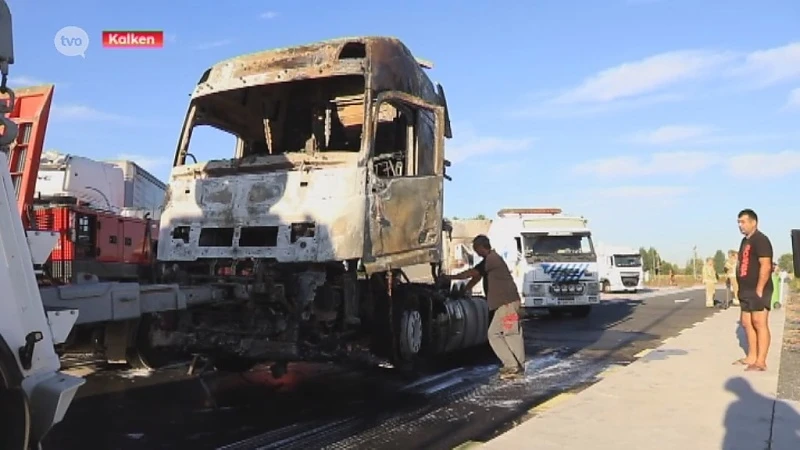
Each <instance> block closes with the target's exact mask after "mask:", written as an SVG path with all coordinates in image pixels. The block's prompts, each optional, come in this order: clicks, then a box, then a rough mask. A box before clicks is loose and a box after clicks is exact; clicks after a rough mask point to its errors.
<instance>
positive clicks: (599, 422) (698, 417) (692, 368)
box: [483, 308, 796, 450]
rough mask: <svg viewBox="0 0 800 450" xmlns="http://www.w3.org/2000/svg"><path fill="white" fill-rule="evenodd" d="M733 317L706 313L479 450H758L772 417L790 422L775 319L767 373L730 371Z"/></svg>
mask: <svg viewBox="0 0 800 450" xmlns="http://www.w3.org/2000/svg"><path fill="white" fill-rule="evenodd" d="M738 315H739V310H738V308H731V309H729V310H725V311H720V312H719V313H717V314H714V315H713V316H711V317H709V318H708V319H706V320H705V321H703V322H701V323H699V324H698V325H696V326H694V327H691V328H688V329H686V330H684V331H683V332H682V333H681V334H680V335H678V336H676V337H674V338H671V339H667V340H666V341H664V343H663V345H661V346H660V347H658V348H656V349H655V350H653V351H651V352H649V353H647V354H645V355H643V356H642V357H641V358H640V359H639V360H637V361H636V362H634V363H632V364H630V365H628V366H626V367H624V368H620V369H618V370H617V371H616V372H614V373H613V374H611V375H610V376H607V377H604V378H603V379H602V380H601V381H599V382H598V383H596V384H594V385H592V386H590V387H589V388H587V389H586V390H584V391H582V392H581V393H579V394H578V395H574V396H570V397H569V398H566V399H565V400H563V401H561V402H559V403H558V404H554V405H552V407H551V408H549V409H545V410H543V411H541V412H540V413H539V414H537V415H536V416H535V417H534V418H533V419H531V420H529V421H527V422H525V423H523V424H521V425H520V426H518V427H516V428H514V429H512V430H510V431H508V432H507V433H505V434H503V435H500V436H498V437H497V438H495V439H493V440H492V441H489V442H488V443H486V444H485V445H484V446H483V448H498V449H499V448H503V449H509V448H520V449H522V448H530V442H532V441H534V440H535V442H536V448H537V449H543V450H544V449H559V450H560V449H571V448H592V449H597V450H601V449H606V448H608V449H614V450H626V449H637V450H638V449H641V448H650V449H657V448H663V449H674V448H725V449H733V448H742V449H751V448H764V446H765V445H764V444H765V443H766V442H768V441H770V436H771V435H772V431H771V423H772V419H773V411H777V410H778V409H780V410H781V411H780V413H781V415H780V416H779V417H780V418H781V420H789V421H790V420H791V419H792V412H791V411H792V410H791V408H788V407H787V408H784V407H780V408H778V407H777V403H776V402H775V398H776V395H777V385H778V372H779V371H778V368H779V362H780V350H781V340H782V335H783V324H784V319H785V314H784V312H783V311H776V312H775V313H773V314H772V318H771V324H772V331H773V345H772V348H771V354H770V358H769V361H768V365H769V367H770V370H769V371H767V372H744V371H743V368H742V367H741V366H734V365H732V364H731V362H732V361H734V360H735V359H738V358H740V357H741V356H742V350H741V348H740V344H739V342H738V340H737V337H738V336H739V335H740V334H739V333H738V332H737V329H738V328H739V326H738ZM781 405H785V404H781ZM784 416H786V417H785V418H784ZM676 430H680V432H676ZM578 431H579V432H578ZM778 434H781V433H778ZM778 434H776V435H775V436H774V437H775V438H776V439H777V438H778ZM781 435H783V434H781ZM776 443H777V442H776ZM721 444H722V445H721ZM784 448H787V447H784ZM791 448H796V446H795V447H791ZM772 450H783V448H781V447H776V446H773V447H772ZM787 450H788V448H787Z"/></svg>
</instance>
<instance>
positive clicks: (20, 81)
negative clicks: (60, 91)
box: [8, 75, 51, 89]
mask: <svg viewBox="0 0 800 450" xmlns="http://www.w3.org/2000/svg"><path fill="white" fill-rule="evenodd" d="M50 83H51V82H47V81H44V80H42V79H40V78H35V77H29V76H26V75H20V76H16V77H9V78H8V85H9V87H11V88H12V89H13V88H18V87H26V86H36V85H40V84H50Z"/></svg>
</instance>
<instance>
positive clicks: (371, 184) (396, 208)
mask: <svg viewBox="0 0 800 450" xmlns="http://www.w3.org/2000/svg"><path fill="white" fill-rule="evenodd" d="M384 103H388V104H390V105H397V106H404V107H406V108H409V109H412V110H413V111H414V121H413V123H411V124H409V125H411V126H409V127H408V129H414V139H413V143H414V145H413V149H411V148H409V147H410V146H408V145H407V147H406V149H407V150H406V151H407V153H406V158H405V161H406V163H405V167H404V169H403V170H404V171H409V172H404V174H403V175H401V176H396V177H381V176H379V175H378V174H377V173H376V171H375V161H374V160H375V150H376V148H375V147H376V138H377V131H378V124H379V111H380V108H381V106H382V105H383V104H384ZM370 111H371V123H370V127H369V128H368V129H369V133H370V134H369V141H368V154H367V196H368V198H369V201H368V206H369V207H368V209H367V220H366V222H367V228H368V234H367V237H366V239H365V251H364V254H365V255H364V256H365V258H364V259H363V260H362V265H363V266H364V268H365V270H366V271H367V272H368V273H372V272H379V271H386V270H390V269H395V268H402V267H406V266H410V265H414V264H421V263H427V262H431V261H432V260H433V261H435V262H438V261H440V260H441V258H442V255H441V239H442V217H443V202H444V167H445V162H444V139H445V135H446V129H447V121H446V116H445V108H444V107H443V106H440V105H436V104H432V103H429V102H426V101H425V100H423V99H421V98H419V97H417V96H414V95H410V94H407V93H405V92H400V91H385V92H381V93H380V94H378V95H377V96H376V98H375V101H374V102H373V104H372V105H371V109H370ZM420 111H428V112H429V113H431V114H432V115H433V120H434V127H433V138H434V139H433V149H432V150H433V154H432V155H427V156H428V157H430V158H431V159H432V167H428V168H427V169H428V170H429V171H430V172H431V173H424V174H420V173H419V167H420V162H421V161H422V159H421V158H425V157H426V155H420V154H418V153H417V152H418V142H419V141H418V139H417V134H416V129H417V128H416V123H417V121H418V120H419V112H420ZM407 142H412V141H411V140H409V139H407ZM409 150H410V151H409ZM431 191H433V195H431V194H432V192H431Z"/></svg>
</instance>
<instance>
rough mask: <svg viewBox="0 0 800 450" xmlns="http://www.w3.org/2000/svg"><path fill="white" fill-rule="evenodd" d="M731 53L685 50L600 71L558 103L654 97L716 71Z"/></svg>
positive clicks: (557, 99)
mask: <svg viewBox="0 0 800 450" xmlns="http://www.w3.org/2000/svg"><path fill="white" fill-rule="evenodd" d="M732 59H733V55H732V54H731V53H725V52H712V51H704V50H682V51H674V52H667V53H661V54H657V55H654V56H650V57H647V58H644V59H641V60H638V61H633V62H627V63H623V64H620V65H618V66H615V67H611V68H608V69H605V70H602V71H600V72H599V73H597V74H595V75H593V76H591V77H589V78H587V79H586V80H584V82H583V83H581V84H580V85H579V86H577V87H575V88H572V89H570V90H568V91H567V92H565V93H563V94H561V95H559V96H558V97H556V98H555V99H553V102H555V103H562V104H564V103H597V102H609V101H614V100H619V99H624V98H631V97H636V96H641V95H644V94H652V93H656V92H658V91H661V90H663V89H664V88H667V87H670V86H673V85H675V84H676V83H678V82H681V81H686V80H691V79H694V78H698V77H700V76H703V75H706V74H709V73H712V72H713V69H717V68H719V67H720V66H722V65H723V64H725V63H727V62H730V61H731V60H732Z"/></svg>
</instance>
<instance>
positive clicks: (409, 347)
mask: <svg viewBox="0 0 800 450" xmlns="http://www.w3.org/2000/svg"><path fill="white" fill-rule="evenodd" d="M399 333H400V336H398V337H399V339H398V344H399V347H400V349H399V350H400V358H401V360H402V361H405V362H411V361H413V360H414V358H415V357H416V356H417V354H418V353H419V350H420V348H421V347H422V315H420V313H419V311H417V310H416V309H410V310H406V311H403V317H402V318H401V319H400V329H399Z"/></svg>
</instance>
